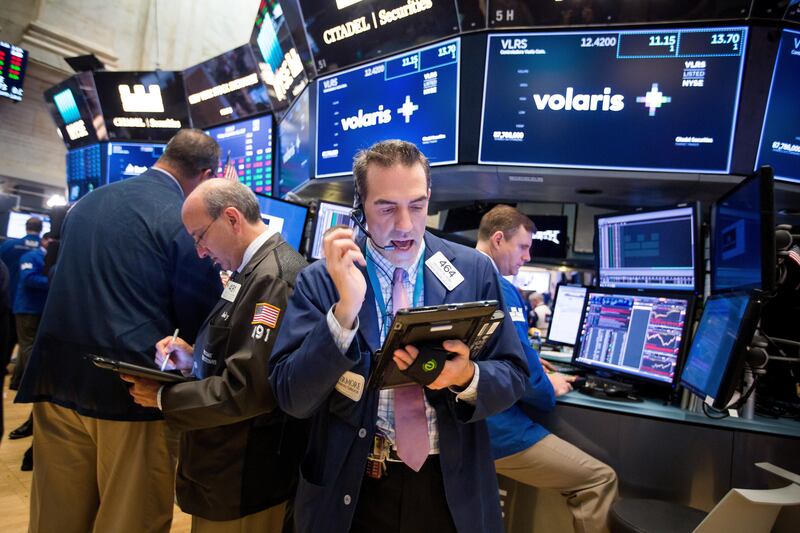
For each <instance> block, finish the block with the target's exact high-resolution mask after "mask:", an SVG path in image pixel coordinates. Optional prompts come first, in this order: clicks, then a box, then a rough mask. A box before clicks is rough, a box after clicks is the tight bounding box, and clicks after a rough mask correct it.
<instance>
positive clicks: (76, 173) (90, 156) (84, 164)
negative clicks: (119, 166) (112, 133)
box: [66, 144, 105, 202]
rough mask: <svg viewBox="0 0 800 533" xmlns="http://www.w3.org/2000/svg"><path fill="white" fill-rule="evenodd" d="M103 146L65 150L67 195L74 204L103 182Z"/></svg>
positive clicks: (96, 145)
mask: <svg viewBox="0 0 800 533" xmlns="http://www.w3.org/2000/svg"><path fill="white" fill-rule="evenodd" d="M102 150H103V145H101V144H93V145H90V146H84V147H82V148H73V149H71V150H67V157H66V159H67V195H68V200H69V201H70V202H76V201H78V200H80V199H81V198H82V197H83V196H85V195H87V194H89V193H90V192H92V191H93V190H94V189H96V188H97V187H99V186H100V185H102V184H103V183H104V182H105V178H104V176H103V152H102Z"/></svg>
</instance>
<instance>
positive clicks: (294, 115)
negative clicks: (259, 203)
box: [275, 89, 313, 198]
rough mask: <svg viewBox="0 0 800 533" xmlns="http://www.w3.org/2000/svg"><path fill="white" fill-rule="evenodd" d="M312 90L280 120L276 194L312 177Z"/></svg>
mask: <svg viewBox="0 0 800 533" xmlns="http://www.w3.org/2000/svg"><path fill="white" fill-rule="evenodd" d="M310 95H311V89H306V90H304V91H303V94H301V95H300V96H299V97H298V98H297V99H296V100H295V101H294V103H293V104H292V107H290V108H289V110H288V111H287V112H286V114H285V115H284V116H283V118H282V119H281V121H280V122H279V123H278V154H279V159H278V172H277V180H276V185H275V196H276V197H278V198H283V197H284V196H285V195H286V193H288V192H291V191H292V190H293V189H295V188H297V187H299V186H300V185H302V184H303V183H305V182H307V181H308V180H309V179H311V172H312V169H311V167H312V163H313V157H312V153H313V148H312V146H311V140H312V136H311V131H312V128H313V125H312V124H311V98H310Z"/></svg>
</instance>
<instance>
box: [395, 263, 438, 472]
mask: <svg viewBox="0 0 800 533" xmlns="http://www.w3.org/2000/svg"><path fill="white" fill-rule="evenodd" d="M405 275H406V271H405V270H404V269H402V268H396V269H395V270H394V280H392V302H393V303H392V311H393V312H394V313H396V312H397V310H398V309H403V308H406V307H409V305H408V295H407V294H406V290H405V288H403V277H404V276H405ZM424 394H425V393H424V392H423V391H422V387H421V386H419V385H406V386H404V387H399V388H397V389H395V390H394V429H395V437H396V441H397V442H396V444H397V456H398V457H400V459H402V460H403V462H404V463H405V464H406V465H408V467H409V468H411V469H412V470H414V471H415V472H419V469H420V468H422V465H423V464H424V463H425V459H427V458H428V451H429V448H430V444H429V441H428V418H427V416H426V415H425V399H424V398H425V396H424Z"/></svg>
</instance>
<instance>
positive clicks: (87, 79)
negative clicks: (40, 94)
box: [44, 73, 105, 148]
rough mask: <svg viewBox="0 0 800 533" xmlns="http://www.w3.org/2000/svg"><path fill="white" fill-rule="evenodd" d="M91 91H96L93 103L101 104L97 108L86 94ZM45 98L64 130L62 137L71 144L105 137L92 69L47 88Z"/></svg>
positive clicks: (51, 113)
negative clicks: (93, 106) (86, 73)
mask: <svg viewBox="0 0 800 533" xmlns="http://www.w3.org/2000/svg"><path fill="white" fill-rule="evenodd" d="M87 93H91V94H92V95H94V102H93V103H94V105H95V107H97V109H95V110H94V111H93V110H92V106H91V105H90V104H89V101H88V100H87V98H86V96H87ZM44 100H45V102H47V107H48V108H49V110H50V116H51V117H52V118H53V121H54V122H55V123H56V127H57V128H58V131H59V132H60V133H61V139H62V140H63V141H64V144H66V145H67V147H68V148H77V147H80V146H86V145H88V144H93V143H96V142H97V141H98V140H104V138H105V126H104V124H103V117H102V115H101V114H100V110H99V106H98V105H97V98H96V94H95V93H94V81H93V80H92V76H91V73H89V74H88V75H82V74H78V75H75V76H72V77H71V78H68V79H66V80H64V81H63V82H61V83H59V84H57V85H54V86H53V87H51V88H49V89H47V90H46V91H45V92H44ZM97 128H99V131H98V129H97Z"/></svg>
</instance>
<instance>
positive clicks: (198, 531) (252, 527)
mask: <svg viewBox="0 0 800 533" xmlns="http://www.w3.org/2000/svg"><path fill="white" fill-rule="evenodd" d="M285 512H286V502H283V503H281V504H278V505H276V506H274V507H270V508H268V509H264V510H263V511H260V512H258V513H253V514H249V515H247V516H244V517H242V518H237V519H236V520H225V521H222V522H217V521H214V520H206V519H205V518H200V517H199V516H192V531H191V533H249V532H251V531H258V532H259V533H281V531H282V530H283V518H284V514H285Z"/></svg>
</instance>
